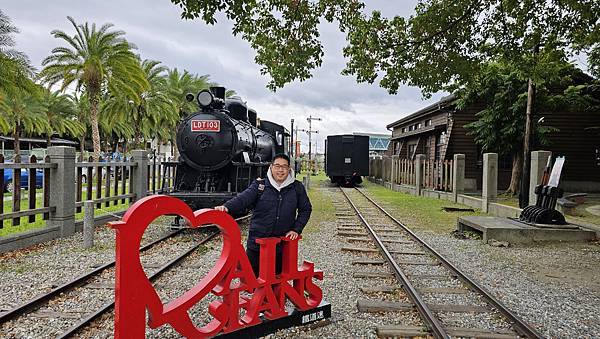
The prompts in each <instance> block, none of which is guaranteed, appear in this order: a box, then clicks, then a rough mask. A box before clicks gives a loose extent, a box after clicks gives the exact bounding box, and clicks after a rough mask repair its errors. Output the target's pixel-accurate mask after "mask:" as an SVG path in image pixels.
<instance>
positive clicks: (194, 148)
mask: <svg viewBox="0 0 600 339" xmlns="http://www.w3.org/2000/svg"><path fill="white" fill-rule="evenodd" d="M186 99H187V100H188V101H193V100H194V99H195V100H196V101H197V103H198V105H199V106H200V110H199V111H198V112H195V113H192V114H190V115H188V116H187V117H185V118H184V119H183V120H182V121H181V122H180V124H179V126H178V129H177V148H178V150H179V154H180V158H179V161H178V162H177V163H175V167H176V171H175V183H174V191H173V192H171V193H169V195H171V196H174V197H177V198H179V199H182V200H183V201H185V202H186V203H187V204H188V205H189V206H190V207H191V208H192V209H194V210H197V209H200V208H207V207H213V206H217V205H221V204H223V203H224V202H225V201H227V200H229V199H231V198H232V197H234V196H235V195H236V194H237V193H238V192H241V191H243V190H244V189H246V188H247V187H248V186H249V185H250V183H251V182H252V181H253V180H254V179H256V178H257V177H265V176H266V173H267V170H268V166H269V165H270V163H271V160H272V159H273V156H274V155H275V154H277V153H287V150H288V147H289V145H288V144H289V137H290V134H289V132H288V130H286V129H285V128H284V127H283V126H281V125H279V124H276V123H273V122H270V121H265V120H259V119H258V118H257V113H256V111H254V110H252V109H248V107H247V106H246V104H245V103H244V102H243V101H242V100H241V99H239V98H227V99H226V98H225V88H224V87H211V88H210V90H202V91H200V92H199V93H198V95H196V96H194V95H193V94H188V95H187V96H186Z"/></svg>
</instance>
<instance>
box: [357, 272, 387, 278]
mask: <svg viewBox="0 0 600 339" xmlns="http://www.w3.org/2000/svg"><path fill="white" fill-rule="evenodd" d="M352 277H353V278H394V277H395V276H394V274H392V273H389V272H354V273H352Z"/></svg>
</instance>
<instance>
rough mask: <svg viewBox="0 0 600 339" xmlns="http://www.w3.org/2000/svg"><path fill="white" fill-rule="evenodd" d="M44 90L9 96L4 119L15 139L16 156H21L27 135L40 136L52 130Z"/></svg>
mask: <svg viewBox="0 0 600 339" xmlns="http://www.w3.org/2000/svg"><path fill="white" fill-rule="evenodd" d="M42 91H43V88H42V87H41V86H38V88H37V91H35V92H33V93H31V92H24V91H19V92H16V93H14V94H13V95H10V96H7V97H6V100H5V106H6V107H5V110H4V112H3V114H2V115H3V117H4V119H5V121H6V123H7V125H8V133H9V135H10V136H12V137H13V138H14V151H15V155H20V154H21V146H20V140H21V137H22V136H23V135H26V134H39V133H43V132H44V131H47V130H49V129H50V124H49V123H48V120H47V119H46V114H45V112H46V110H47V106H46V105H45V103H44V102H43V100H42Z"/></svg>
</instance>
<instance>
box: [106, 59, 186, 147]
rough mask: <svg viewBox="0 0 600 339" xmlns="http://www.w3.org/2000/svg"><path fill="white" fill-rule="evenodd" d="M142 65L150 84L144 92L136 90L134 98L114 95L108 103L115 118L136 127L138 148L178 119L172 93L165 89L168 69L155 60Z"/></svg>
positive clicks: (135, 135) (135, 136) (109, 110)
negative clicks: (165, 73)
mask: <svg viewBox="0 0 600 339" xmlns="http://www.w3.org/2000/svg"><path fill="white" fill-rule="evenodd" d="M141 68H142V70H143V71H144V74H145V77H146V79H147V81H148V83H149V84H150V86H149V87H148V88H147V89H145V90H144V91H143V92H140V93H135V97H130V96H123V95H121V96H117V97H112V98H110V99H109V100H108V101H107V104H106V105H105V108H106V109H107V111H108V114H110V115H111V116H113V117H114V118H115V119H121V120H125V121H127V122H128V123H130V124H131V125H133V126H135V127H136V128H135V133H134V145H135V147H143V146H144V145H143V144H142V140H148V139H152V138H154V137H155V136H156V133H158V131H160V130H163V129H166V128H165V126H172V125H174V124H176V123H177V121H178V118H179V114H178V112H177V110H176V108H175V105H174V104H173V102H172V101H171V98H170V96H169V94H168V93H167V92H166V91H164V88H165V85H164V83H165V78H164V77H163V73H164V72H166V70H167V68H166V67H164V66H160V62H159V61H154V60H144V61H143V62H142V63H141ZM136 102H137V104H136ZM144 144H145V143H144Z"/></svg>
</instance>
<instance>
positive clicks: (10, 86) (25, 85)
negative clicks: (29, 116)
mask: <svg viewBox="0 0 600 339" xmlns="http://www.w3.org/2000/svg"><path fill="white" fill-rule="evenodd" d="M18 32H19V30H18V29H17V28H16V27H15V26H13V25H12V24H11V22H10V18H9V17H8V16H7V15H6V14H4V12H2V10H1V9H0V112H6V111H8V110H9V109H10V107H9V106H8V103H7V97H8V96H13V95H18V93H19V92H22V91H25V92H33V91H35V90H36V88H35V84H34V83H33V81H31V79H30V77H31V76H32V75H33V67H32V66H31V64H30V63H29V58H27V56H26V55H25V54H24V53H22V52H19V51H16V50H14V49H12V47H14V45H15V41H14V39H13V37H12V34H14V33H18ZM10 129H11V128H10V126H9V121H8V119H7V117H6V116H5V115H4V114H0V131H2V132H4V133H9V132H10Z"/></svg>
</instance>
